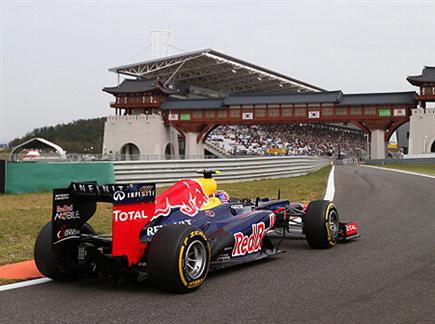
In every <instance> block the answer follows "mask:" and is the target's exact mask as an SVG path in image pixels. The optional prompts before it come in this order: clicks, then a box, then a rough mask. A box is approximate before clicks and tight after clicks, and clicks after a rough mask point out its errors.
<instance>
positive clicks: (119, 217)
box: [113, 210, 149, 222]
mask: <svg viewBox="0 0 435 324" xmlns="http://www.w3.org/2000/svg"><path fill="white" fill-rule="evenodd" d="M113 216H114V220H115V222H126V221H132V220H136V219H148V217H149V216H148V215H146V214H145V211H144V210H132V211H121V210H114V211H113Z"/></svg>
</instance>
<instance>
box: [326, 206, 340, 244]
mask: <svg viewBox="0 0 435 324" xmlns="http://www.w3.org/2000/svg"><path fill="white" fill-rule="evenodd" d="M328 227H329V231H330V233H331V236H332V239H333V240H334V241H335V240H336V239H337V237H338V217H337V212H336V211H335V210H331V212H330V213H329V217H328Z"/></svg>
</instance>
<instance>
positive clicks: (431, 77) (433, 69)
mask: <svg viewBox="0 0 435 324" xmlns="http://www.w3.org/2000/svg"><path fill="white" fill-rule="evenodd" d="M406 80H408V82H409V83H411V84H412V85H416V86H419V85H421V84H424V83H435V66H425V67H424V68H423V71H422V72H421V74H420V75H410V76H408V77H407V78H406Z"/></svg>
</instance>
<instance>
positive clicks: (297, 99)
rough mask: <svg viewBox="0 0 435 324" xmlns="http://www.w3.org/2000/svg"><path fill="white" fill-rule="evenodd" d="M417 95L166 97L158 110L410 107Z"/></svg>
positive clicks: (337, 93) (330, 94)
mask: <svg viewBox="0 0 435 324" xmlns="http://www.w3.org/2000/svg"><path fill="white" fill-rule="evenodd" d="M416 95H417V93H416V92H414V91H407V92H386V93H358V94H343V92H341V91H340V90H338V91H329V92H310V93H300V94H292V93H289V94H276V95H250V96H249V95H246V96H237V95H229V96H227V97H226V98H224V99H181V98H174V97H169V98H168V100H167V101H165V102H164V103H163V104H162V105H161V106H160V108H161V109H162V110H194V109H221V108H228V107H229V106H238V105H266V104H268V105H273V104H283V105H293V104H294V105H300V104H309V105H310V104H334V105H337V106H362V105H364V106H367V105H390V104H394V105H412V104H413V103H414V102H415V98H416Z"/></svg>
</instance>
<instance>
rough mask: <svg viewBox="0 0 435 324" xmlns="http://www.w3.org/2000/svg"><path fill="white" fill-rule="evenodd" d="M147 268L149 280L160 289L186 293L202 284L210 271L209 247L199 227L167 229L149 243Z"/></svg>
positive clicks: (181, 225) (187, 226)
mask: <svg viewBox="0 0 435 324" xmlns="http://www.w3.org/2000/svg"><path fill="white" fill-rule="evenodd" d="M147 264H148V267H149V271H150V274H151V278H152V280H154V281H155V282H157V284H158V285H159V286H160V287H161V288H163V289H165V290H168V291H171V292H176V293H188V292H191V291H194V290H196V289H197V288H199V287H200V286H201V285H202V284H203V283H204V280H205V277H206V276H207V273H208V270H209V267H210V244H209V242H208V240H207V237H206V235H205V234H204V233H203V232H202V231H201V230H200V229H199V228H198V227H195V226H190V225H185V224H171V225H167V226H165V227H163V228H161V229H160V230H159V231H158V232H157V234H156V235H155V236H154V238H153V240H152V241H151V243H150V247H149V250H148V256H147Z"/></svg>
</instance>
